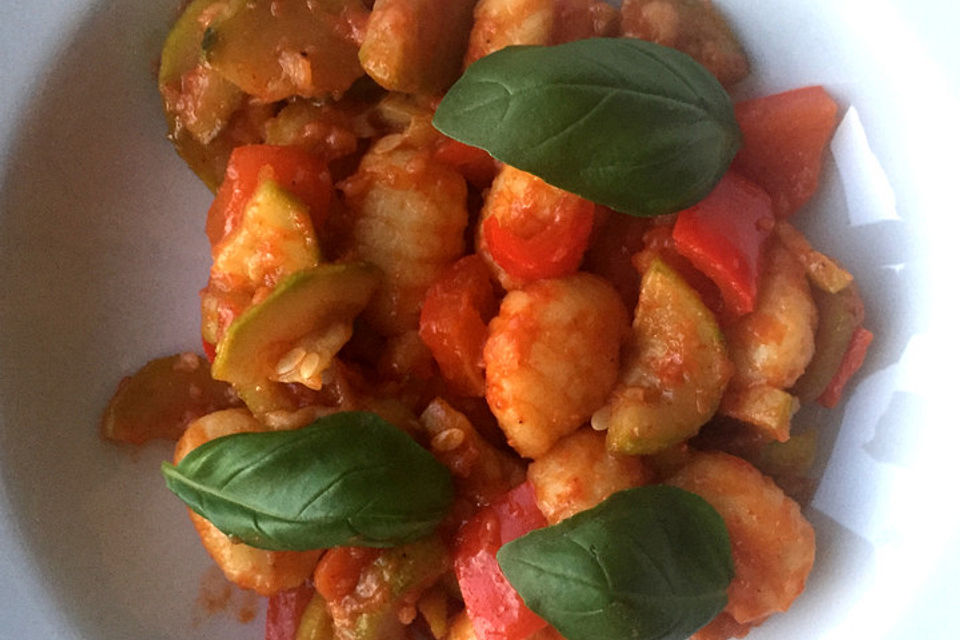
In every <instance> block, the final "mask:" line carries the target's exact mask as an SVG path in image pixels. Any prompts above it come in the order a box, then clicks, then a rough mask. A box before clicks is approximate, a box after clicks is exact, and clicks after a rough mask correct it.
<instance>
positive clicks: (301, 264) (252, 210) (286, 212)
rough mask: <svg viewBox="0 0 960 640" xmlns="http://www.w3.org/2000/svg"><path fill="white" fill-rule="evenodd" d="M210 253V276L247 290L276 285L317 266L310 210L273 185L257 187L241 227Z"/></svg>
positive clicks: (270, 181)
mask: <svg viewBox="0 0 960 640" xmlns="http://www.w3.org/2000/svg"><path fill="white" fill-rule="evenodd" d="M214 254H215V255H214V262H213V266H212V267H211V269H210V272H211V275H212V276H213V277H220V278H239V279H242V280H245V281H247V282H249V283H250V289H251V290H252V289H256V288H257V287H258V286H266V287H273V286H276V284H277V282H278V281H280V280H281V279H282V278H284V277H286V276H288V275H290V274H292V273H296V272H297V271H301V270H303V269H309V268H310V267H315V266H317V264H318V263H319V261H320V253H319V250H318V249H317V237H316V234H315V233H314V231H313V223H312V222H311V220H310V212H309V210H308V209H307V207H306V205H305V204H304V203H303V202H301V201H300V200H299V199H298V198H296V197H295V196H294V195H293V194H291V193H290V192H289V191H287V190H285V189H283V188H282V187H280V186H279V185H278V184H277V183H275V182H273V181H272V180H265V181H262V182H261V183H260V185H259V186H258V187H257V190H256V191H254V192H253V195H252V196H251V197H250V200H249V202H248V203H247V206H246V207H245V209H244V213H243V218H242V220H241V221H240V226H239V227H238V228H237V229H235V230H233V232H232V233H231V234H230V235H228V236H227V237H226V238H224V240H223V241H222V242H221V243H220V244H218V245H217V247H216V250H215V252H214Z"/></svg>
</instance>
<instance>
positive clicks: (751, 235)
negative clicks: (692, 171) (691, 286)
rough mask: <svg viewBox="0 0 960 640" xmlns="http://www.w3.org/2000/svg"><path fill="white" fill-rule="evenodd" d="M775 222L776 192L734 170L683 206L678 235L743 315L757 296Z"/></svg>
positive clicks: (687, 253)
mask: <svg viewBox="0 0 960 640" xmlns="http://www.w3.org/2000/svg"><path fill="white" fill-rule="evenodd" d="M773 227H774V218H773V210H772V208H771V203H770V197H769V196H768V195H767V194H766V193H765V192H764V191H763V189H761V188H759V187H758V186H756V185H755V184H753V183H752V182H750V181H749V180H747V179H745V178H742V177H741V176H738V175H737V174H735V173H732V172H728V173H727V175H725V176H724V177H723V179H722V180H721V181H720V182H719V183H718V184H717V186H716V187H714V189H713V191H711V192H710V195H708V196H707V197H706V198H704V199H703V200H701V201H700V202H698V203H697V204H695V205H694V206H692V207H690V208H689V209H685V210H683V211H681V212H680V215H679V216H678V217H677V222H676V224H675V225H674V227H673V240H674V242H675V243H676V246H677V251H678V252H680V255H682V256H684V257H686V258H687V259H688V260H690V262H692V263H693V265H694V266H695V267H697V269H699V270H700V271H702V272H703V273H705V274H707V276H709V278H710V279H711V280H713V281H714V282H715V283H716V284H717V286H718V287H719V288H720V293H721V294H722V295H723V301H724V303H725V304H726V307H727V308H728V309H729V310H730V311H731V312H732V313H734V314H736V315H742V314H744V313H749V312H750V311H752V310H753V306H754V303H755V302H756V297H757V280H758V279H759V276H760V257H761V251H762V249H763V245H764V242H765V241H766V239H767V238H768V237H769V236H770V233H771V232H772V231H773Z"/></svg>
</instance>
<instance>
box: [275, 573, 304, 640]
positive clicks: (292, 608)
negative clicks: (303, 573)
mask: <svg viewBox="0 0 960 640" xmlns="http://www.w3.org/2000/svg"><path fill="white" fill-rule="evenodd" d="M314 593H316V591H314V589H313V586H311V585H310V584H309V583H304V584H302V585H300V586H299V587H297V588H296V589H290V590H288V591H281V592H280V593H278V594H276V595H273V596H270V599H269V600H268V601H267V629H266V634H265V636H264V638H265V640H294V639H295V638H296V637H297V627H299V626H300V618H302V617H303V612H304V610H305V609H306V608H307V605H308V604H310V600H311V598H313V594H314Z"/></svg>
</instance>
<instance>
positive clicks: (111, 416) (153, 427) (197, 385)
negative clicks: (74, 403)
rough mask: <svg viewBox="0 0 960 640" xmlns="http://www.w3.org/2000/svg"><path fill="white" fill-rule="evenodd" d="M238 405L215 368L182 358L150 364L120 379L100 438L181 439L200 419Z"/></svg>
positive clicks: (189, 357) (190, 357) (133, 440)
mask: <svg viewBox="0 0 960 640" xmlns="http://www.w3.org/2000/svg"><path fill="white" fill-rule="evenodd" d="M236 404H237V399H236V396H235V395H234V394H233V392H232V391H231V389H230V386H229V385H226V384H224V383H222V382H218V381H216V380H214V379H213V378H211V377H210V363H208V362H207V361H206V360H205V359H204V358H201V357H200V356H198V355H197V354H195V353H181V354H178V355H174V356H168V357H166V358H158V359H156V360H151V361H150V362H148V363H147V364H146V365H144V366H143V368H141V369H140V370H139V371H137V372H136V373H135V374H133V375H132V376H130V377H128V378H124V379H123V380H121V381H120V384H119V385H118V386H117V391H116V393H115V394H114V396H113V398H111V399H110V404H108V405H107V408H106V410H105V411H104V412H103V418H102V420H101V422H100V433H101V435H103V437H104V438H107V439H108V440H114V441H116V442H129V443H131V444H141V443H144V442H146V441H147V440H151V439H153V438H165V439H168V440H176V439H177V438H179V437H180V436H181V435H182V434H183V431H184V429H186V428H187V425H189V424H190V423H191V422H193V421H194V420H196V419H197V418H199V417H201V416H204V415H206V414H208V413H212V412H214V411H218V410H220V409H227V408H229V407H232V406H235V405H236Z"/></svg>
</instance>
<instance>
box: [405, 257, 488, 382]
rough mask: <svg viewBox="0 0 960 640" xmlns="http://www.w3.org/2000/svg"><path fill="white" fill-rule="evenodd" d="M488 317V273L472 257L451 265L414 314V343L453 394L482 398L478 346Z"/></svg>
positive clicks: (481, 355)
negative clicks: (417, 331)
mask: <svg viewBox="0 0 960 640" xmlns="http://www.w3.org/2000/svg"><path fill="white" fill-rule="evenodd" d="M494 313H496V300H495V298H494V295H493V285H492V284H491V282H490V272H489V271H488V269H487V265H486V264H485V263H484V262H483V258H481V257H480V256H478V255H476V254H473V255H469V256H467V257H465V258H461V259H460V260H458V261H457V262H455V263H454V264H453V265H452V266H451V267H450V268H449V269H447V271H446V272H445V273H444V274H443V275H442V276H440V279H439V280H437V281H436V282H435V283H434V284H433V286H431V287H430V289H429V290H428V291H427V295H426V297H425V298H424V301H423V309H422V310H421V312H420V339H421V340H423V342H424V344H426V345H427V347H428V348H429V349H430V351H431V353H433V358H434V360H436V361H437V364H438V365H439V366H440V372H441V373H442V374H443V377H444V379H445V380H446V381H447V382H449V383H450V385H451V386H452V387H453V389H454V390H455V391H456V392H457V393H460V394H462V395H465V396H471V397H480V396H482V395H483V391H484V377H483V364H482V362H483V344H484V342H486V339H487V322H489V320H490V318H492V317H493V315H494Z"/></svg>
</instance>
